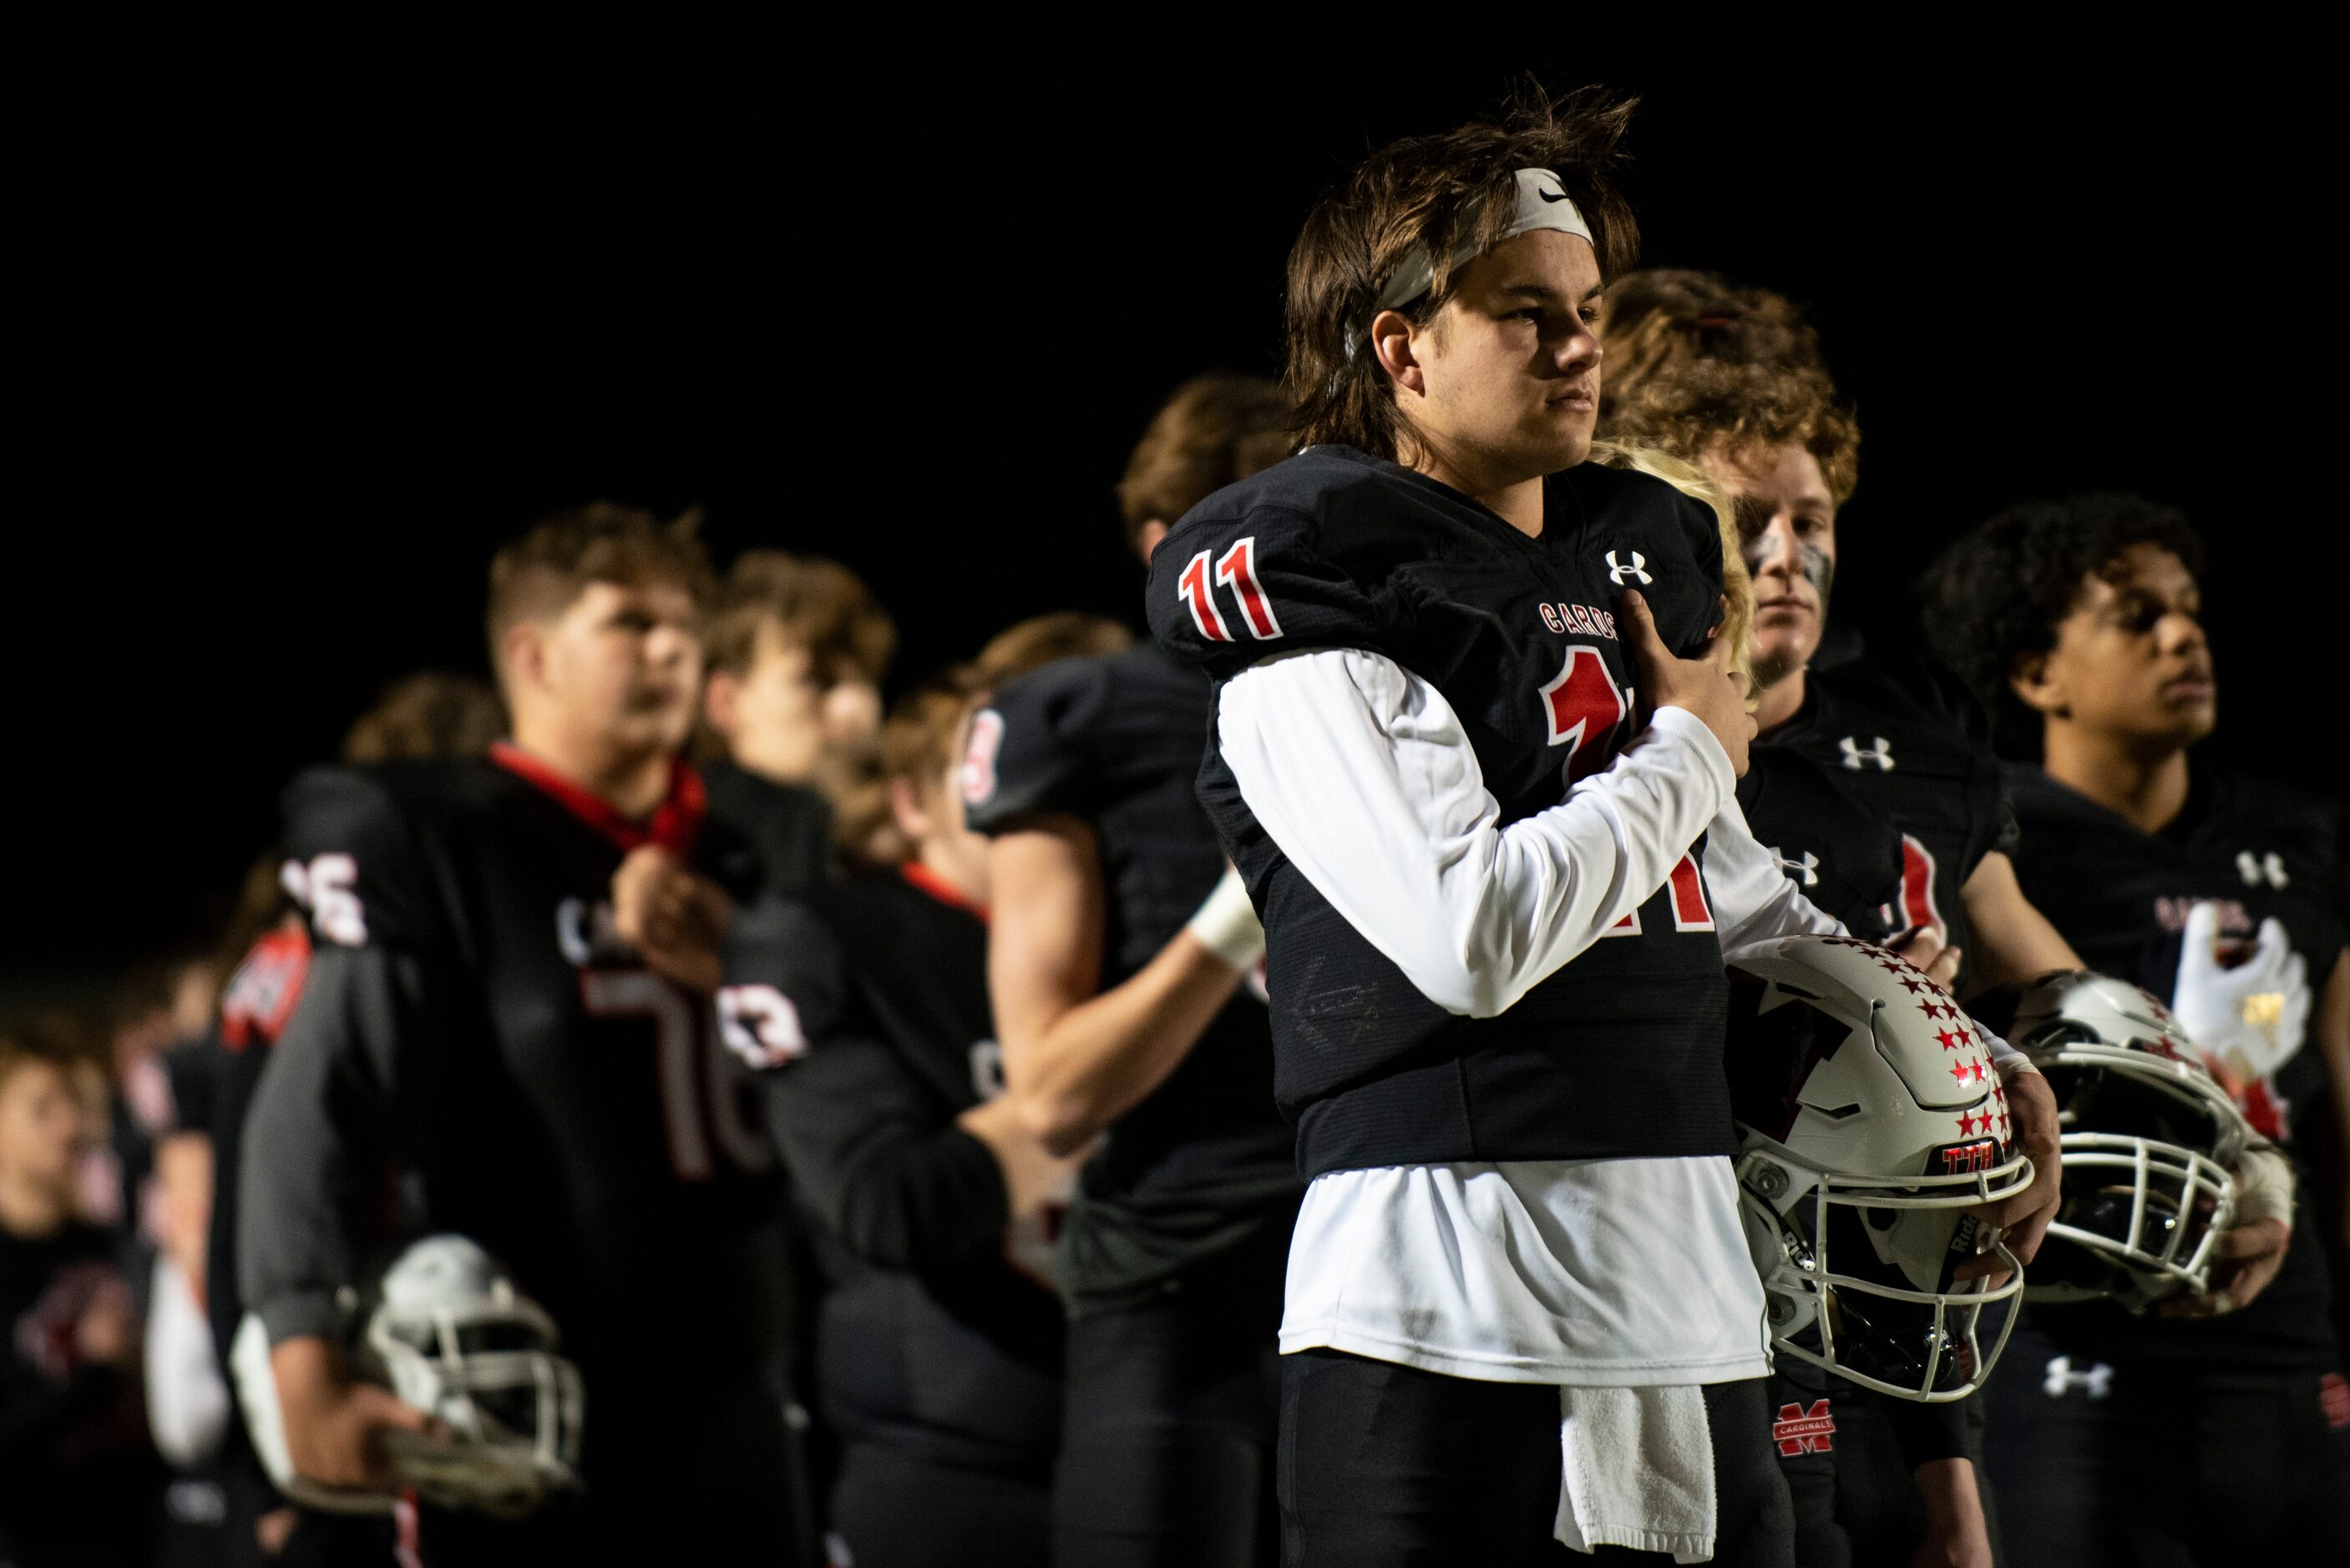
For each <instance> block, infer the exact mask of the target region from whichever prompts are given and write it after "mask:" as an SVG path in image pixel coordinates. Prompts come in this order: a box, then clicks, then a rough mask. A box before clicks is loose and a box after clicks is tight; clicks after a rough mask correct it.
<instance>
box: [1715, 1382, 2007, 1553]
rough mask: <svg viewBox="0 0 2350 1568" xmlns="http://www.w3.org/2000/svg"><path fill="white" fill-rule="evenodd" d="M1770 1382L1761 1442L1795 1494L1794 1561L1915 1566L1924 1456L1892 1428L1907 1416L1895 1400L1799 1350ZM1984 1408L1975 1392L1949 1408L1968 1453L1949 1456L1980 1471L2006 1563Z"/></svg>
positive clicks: (1980, 1486) (1994, 1544)
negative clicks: (1802, 1357)
mask: <svg viewBox="0 0 2350 1568" xmlns="http://www.w3.org/2000/svg"><path fill="white" fill-rule="evenodd" d="M1769 1381H1770V1388H1771V1392H1770V1404H1769V1420H1770V1425H1769V1427H1768V1429H1767V1430H1765V1431H1764V1432H1763V1434H1762V1438H1761V1440H1762V1441H1763V1443H1764V1444H1765V1445H1766V1446H1768V1448H1769V1449H1770V1450H1771V1452H1772V1453H1773V1455H1775V1456H1776V1457H1777V1459H1778V1462H1779V1473H1780V1474H1782V1475H1783V1476H1785V1477H1786V1478H1787V1490H1788V1491H1789V1492H1790V1493H1791V1494H1792V1495H1793V1497H1794V1504H1795V1561H1796V1562H1798V1563H1802V1564H1803V1565H1804V1568H1877V1565H1878V1564H1891V1565H1892V1568H1908V1564H1909V1562H1910V1559H1911V1556H1912V1554H1913V1553H1914V1552H1916V1551H1917V1549H1918V1542H1920V1541H1922V1540H1923V1539H1925V1534H1926V1506H1925V1501H1924V1500H1923V1499H1922V1498H1920V1497H1919V1496H1918V1483H1917V1481H1916V1480H1915V1479H1914V1477H1915V1470H1916V1462H1915V1461H1916V1459H1917V1456H1914V1455H1911V1454H1910V1453H1908V1451H1907V1450H1906V1449H1904V1448H1903V1446H1902V1442H1901V1438H1900V1435H1899V1433H1898V1431H1897V1430H1896V1428H1895V1419H1896V1418H1897V1417H1899V1416H1900V1415H1901V1414H1902V1411H1901V1410H1900V1409H1899V1407H1898V1405H1897V1403H1896V1401H1894V1400H1893V1399H1892V1398H1891V1397H1889V1396H1887V1395H1882V1394H1876V1393H1872V1392H1871V1391H1869V1390H1868V1389H1866V1388H1862V1387H1860V1386H1857V1385H1856V1384H1851V1383H1846V1381H1844V1380H1843V1379H1842V1378H1840V1377H1836V1376H1833V1375H1831V1374H1829V1373H1827V1372H1825V1371H1822V1370H1821V1369H1819V1368H1817V1367H1814V1366H1806V1365H1805V1364H1804V1363H1803V1362H1800V1361H1797V1360H1795V1359H1794V1357H1792V1356H1785V1355H1783V1356H1781V1357H1780V1360H1779V1370H1778V1371H1777V1372H1774V1373H1773V1374H1772V1376H1771V1377H1770V1380H1769ZM1982 1404H1983V1396H1981V1394H1978V1395H1976V1396H1975V1397H1973V1398H1971V1399H1969V1400H1967V1401H1965V1402H1964V1405H1963V1406H1962V1407H1960V1410H1958V1411H1956V1412H1953V1413H1952V1420H1953V1421H1954V1422H1955V1423H1957V1424H1959V1425H1961V1426H1963V1427H1964V1428H1966V1429H1967V1438H1966V1440H1965V1443H1964V1448H1965V1450H1966V1451H1965V1453H1964V1454H1963V1455H1962V1456H1951V1457H1963V1458H1965V1459H1968V1460H1969V1461H1970V1462H1971V1463H1972V1464H1973V1466H1974V1467H1975V1484H1976V1488H1977V1490H1978V1492H1979V1493H1980V1495H1981V1498H1982V1504H1983V1512H1984V1515H1985V1521H1986V1523H1987V1524H1988V1526H1989V1528H1990V1532H1991V1551H1992V1554H1993V1557H1994V1559H1995V1560H1996V1561H1997V1562H1998V1563H2001V1564H2002V1568H2004V1564H2006V1563H2007V1561H2008V1560H2007V1558H2006V1556H2005V1554H2004V1553H2003V1552H2002V1550H2001V1547H2000V1521H1999V1516H1998V1513H1997V1511H1996V1510H1995V1509H1994V1508H1993V1506H1992V1497H1991V1482H1990V1480H1988V1478H1986V1477H1985V1476H1984V1474H1983V1460H1982V1432H1981V1428H1982V1408H1981V1407H1982ZM1911 1408H1912V1409H1913V1410H1914V1409H1915V1408H1916V1407H1911ZM1824 1423H1825V1424H1826V1426H1825V1429H1823V1424H1824ZM1927 1457H1931V1458H1940V1457H1945V1456H1944V1455H1943V1454H1940V1453H1936V1454H1932V1455H1929V1456H1927Z"/></svg>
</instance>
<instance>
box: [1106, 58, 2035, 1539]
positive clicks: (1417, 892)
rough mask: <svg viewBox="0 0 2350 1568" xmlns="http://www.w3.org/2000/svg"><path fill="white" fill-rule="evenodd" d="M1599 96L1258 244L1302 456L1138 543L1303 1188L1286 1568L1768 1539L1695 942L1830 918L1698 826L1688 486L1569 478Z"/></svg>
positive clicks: (1721, 679) (1582, 377)
mask: <svg viewBox="0 0 2350 1568" xmlns="http://www.w3.org/2000/svg"><path fill="white" fill-rule="evenodd" d="M1629 108H1630V106H1629V105H1628V104H1626V103H1622V102H1619V101H1614V100H1609V99H1605V98H1590V99H1580V100H1574V101H1570V102H1568V103H1567V104H1565V105H1554V104H1553V103H1551V102H1550V101H1548V100H1547V99H1538V98H1533V97H1529V99H1525V100H1523V101H1521V102H1519V103H1517V104H1515V105H1513V107H1512V109H1511V110H1510V112H1509V114H1508V115H1507V116H1506V118H1505V119H1503V120H1502V121H1501V122H1499V123H1495V124H1486V125H1477V126H1471V127H1468V128H1464V129H1463V130H1460V131H1457V132H1453V133H1451V134H1448V135H1444V136H1436V137H1427V138H1421V139H1418V140H1412V141H1407V142H1403V143H1399V144H1397V145H1395V146H1393V147H1390V148H1388V149H1385V150H1383V151H1380V152H1378V153H1375V154H1373V155H1372V157H1371V158H1370V159H1368V160H1367V161H1366V162H1365V164H1364V165H1363V166H1362V167H1361V168H1360V169H1358V170H1357V171H1356V173H1355V174H1354V175H1353V176H1352V177H1351V178H1350V179H1348V180H1347V181H1345V182H1341V184H1340V185H1339V187H1338V189H1337V190H1336V192H1334V193H1333V194H1332V195H1330V196H1329V197H1327V198H1326V200H1324V201H1323V202H1321V203H1320V204H1319V205H1318V206H1317V207H1316V208H1315V212H1314V213H1313V214H1312V216H1311V217H1309V219H1308V220H1307V222H1306V224H1305V230H1304V233H1303V234H1301V236H1300V238H1299V240H1298V243H1297V244H1296V246H1295V249H1294V251H1293V252H1292V255H1291V263H1290V274H1289V277H1290V287H1289V357H1290V363H1289V386H1290V388H1291V390H1292V392H1293V394H1294V395H1295V397H1296V398H1297V399H1298V400H1299V402H1300V406H1301V419H1302V422H1303V426H1304V433H1305V438H1306V440H1307V441H1309V442H1310V443H1312V444H1309V445H1308V446H1307V447H1306V448H1305V450H1304V451H1303V452H1301V453H1300V454H1299V455H1298V456H1296V457H1295V458H1293V459H1291V460H1290V461H1289V462H1284V463H1282V464H1280V465H1278V466H1276V467H1275V468H1273V469H1271V470H1269V471H1267V472H1264V473H1263V474H1259V475H1257V476H1256V477H1254V478H1253V479H1251V480H1248V481H1245V482H1243V483H1241V484H1238V485H1235V486H1233V487H1232V488H1231V489H1229V490H1226V491H1224V492H1222V493H1219V494H1217V495H1214V496H1211V497H1210V498H1209V499H1208V500H1207V501H1205V502H1203V503H1202V504H1201V505H1200V506H1198V507H1196V508H1195V509H1194V510H1193V511H1192V512H1191V514H1190V515H1188V516H1187V517H1186V518H1185V519H1184V520H1183V521H1182V523H1181V524H1180V525H1179V526H1178V527H1177V528H1176V530H1175V532H1174V533H1173V534H1172V535H1170V536H1169V538H1168V539H1167V541H1166V542H1165V543H1164V544H1163V545H1161V546H1160V549H1159V553H1158V556H1157V557H1156V558H1155V560H1154V562H1153V568H1152V574H1151V583H1150V588H1149V609H1150V614H1151V624H1152V628H1153V630H1154V631H1155V632H1156V633H1157V634H1158V635H1159V637H1160V638H1161V639H1162V640H1165V641H1166V642H1167V643H1168V644H1169V645H1170V647H1171V648H1173V649H1175V650H1176V651H1178V652H1179V653H1180V654H1181V655H1182V656H1184V657H1186V658H1188V659H1192V660H1193V661H1195V662H1197V663H1199V664H1200V665H1201V666H1202V667H1204V668H1206V669H1207V670H1210V671H1211V673H1212V674H1214V675H1215V676H1216V677H1217V678H1218V680H1219V685H1218V688H1217V696H1216V703H1215V708H1214V714H1215V724H1214V728H1213V730H1212V731H1211V749H1210V753H1209V755H1208V758H1207V759H1206V761H1205V763H1204V764H1203V768H1202V772H1201V798H1202V800H1203V801H1204V802H1205V804H1206V805H1207V806H1208V808H1209V811H1210V814H1211V816H1213V817H1214V819H1215V821H1216V823H1217V826H1218V829H1219V832H1220V834H1221V835H1222V838H1223V841H1224V843H1225V845H1226V846H1227V848H1228V849H1229V851H1230V852H1231V854H1232V858H1233V860H1234V863H1235V865H1236V866H1237V867H1238V868H1239V869H1240V871H1241V873H1242V874H1243V877H1245V878H1246V879H1247V882H1248V885H1249V889H1250V892H1251V895H1252V897H1253V898H1254V900H1255V902H1256V905H1257V907H1258V908H1259V909H1261V910H1262V911H1263V916H1264V921H1265V928H1266V940H1267V973H1266V980H1267V988H1268V992H1269V993H1270V996H1271V1000H1272V1007H1273V1013H1274V1053H1275V1062H1276V1067H1277V1079H1276V1092H1277V1094H1278V1096H1279V1098H1280V1101H1281V1103H1282V1105H1283V1107H1284V1110H1285V1111H1286V1112H1287V1113H1288V1114H1289V1116H1290V1117H1291V1118H1292V1120H1293V1121H1294V1122H1295V1126H1296V1128H1297V1142H1298V1148H1297V1154H1298V1160H1299V1163H1300V1165H1301V1166H1302V1167H1303V1168H1304V1169H1305V1172H1306V1174H1307V1175H1308V1177H1309V1178H1310V1179H1311V1180H1310V1185H1309V1187H1308V1189H1307V1193H1306V1197H1305V1202H1304V1205H1303V1208H1302V1210H1301V1212H1300V1216H1299V1220H1298V1224H1297V1230H1296V1233H1295V1239H1294V1241H1293V1244H1292V1249H1291V1253H1290V1259H1289V1269H1288V1275H1287V1281H1286V1287H1285V1300H1284V1320H1283V1330H1282V1348H1283V1350H1284V1353H1286V1354H1285V1355H1284V1366H1283V1378H1284V1408H1283V1432H1282V1446H1283V1452H1282V1467H1281V1470H1282V1474H1281V1480H1282V1505H1283V1519H1284V1537H1285V1540H1284V1547H1285V1551H1286V1552H1287V1560H1288V1561H1289V1562H1291V1563H1298V1564H1318V1563H1348V1564H1357V1563H1407V1562H1437V1561H1445V1562H1455V1561H1457V1562H1481V1563H1482V1562H1511V1563H1517V1562H1534V1561H1537V1560H1547V1558H1548V1557H1549V1556H1552V1555H1561V1554H1560V1553H1559V1552H1558V1548H1557V1545H1556V1544H1555V1543H1556V1542H1565V1543H1566V1544H1567V1545H1569V1546H1573V1547H1577V1548H1581V1549H1585V1550H1590V1549H1595V1548H1597V1547H1601V1546H1611V1547H1619V1548H1630V1549H1631V1550H1630V1551H1629V1552H1627V1553H1626V1555H1627V1560H1632V1559H1637V1560H1639V1561H1659V1562H1661V1561H1666V1560H1668V1559H1669V1558H1670V1557H1672V1556H1675V1555H1680V1556H1684V1557H1687V1558H1691V1559H1695V1558H1702V1557H1711V1559H1712V1560H1714V1561H1717V1562H1725V1563H1792V1561H1793V1560H1794V1559H1793V1546H1794V1542H1793V1531H1792V1522H1791V1519H1790V1511H1789V1503H1788V1498H1787V1491H1786V1487H1785V1483H1784V1481H1783V1480H1782V1478H1781V1477H1780V1475H1779V1474H1778V1472H1777V1470H1776V1469H1775V1468H1774V1467H1773V1463H1772V1460H1771V1459H1770V1456H1769V1455H1768V1453H1767V1452H1766V1451H1765V1449H1763V1447H1762V1445H1761V1444H1759V1443H1758V1442H1756V1441H1754V1440H1753V1434H1756V1433H1759V1432H1760V1431H1761V1430H1763V1428H1765V1427H1766V1426H1767V1419H1766V1413H1765V1408H1764V1404H1763V1374H1764V1373H1765V1371H1766V1370H1767V1368H1768V1365H1769V1357H1768V1350H1767V1345H1766V1340H1765V1336H1764V1333H1763V1304H1762V1291H1761V1285H1760V1282H1759V1281H1758V1280H1757V1278H1756V1276H1755V1273H1754V1271H1753V1268H1752V1263H1751V1261H1750V1259H1749V1256H1748V1252H1747V1247H1746V1241H1745V1240H1744V1236H1743V1233H1742V1229H1741V1225H1740V1220H1739V1210H1738V1201H1737V1198H1736V1195H1735V1190H1734V1188H1735V1178H1734V1175H1733V1173H1732V1171H1731V1162H1730V1159H1729V1155H1730V1152H1731V1143H1730V1141H1729V1135H1730V1129H1729V1113H1728V1108H1727V1107H1728V1089H1727V1084H1726V1081H1725V1078H1724V1075H1723V1072H1722V1066H1721V1063H1722V1050H1723V1019H1724V1016H1725V1013H1724V1008H1725V1002H1724V995H1725V992H1724V989H1723V979H1722V966H1721V952H1722V949H1723V948H1724V947H1725V946H1728V945H1732V944H1736V943H1740V942H1743V941H1748V940H1759V939H1762V938H1764V937H1767V936H1774V935H1779V934H1783V933H1785V932H1790V931H1802V930H1811V931H1827V930H1832V929H1834V923H1833V922H1832V921H1831V920H1830V919H1828V918H1827V917H1826V916H1825V915H1824V914H1823V913H1821V911H1819V910H1818V909H1814V908H1813V907H1811V906H1810V905H1808V904H1807V903H1805V902H1804V899H1803V898H1802V897H1801V895H1800V894H1799V893H1798V892H1796V891H1795V889H1794V888H1793V887H1792V886H1791V885H1790V884H1789V883H1788V881H1787V880H1786V878H1785V877H1783V876H1782V875H1781V874H1780V872H1779V870H1778V867H1777V865H1776V863H1775V862H1774V861H1773V858H1772V857H1771V856H1770V855H1769V853H1768V852H1767V851H1766V850H1765V849H1764V848H1763V846H1761V845H1760V844H1758V843H1757V842H1756V841H1755V840H1754V838H1753V837H1752V835H1751V834H1750V833H1749V832H1747V830H1746V827H1745V825H1744V822H1743V820H1742V817H1741V815H1740V814H1739V811H1738V807H1737V805H1736V801H1735V797H1734V794H1733V791H1734V784H1735V777H1736V774H1738V773H1739V772H1741V771H1742V767H1743V763H1744V758H1745V754H1746V749H1747V744H1748V742H1749V740H1750V739H1751V737H1752V732H1753V726H1752V721H1751V720H1750V719H1749V718H1748V717H1747V715H1746V713H1745V711H1744V707H1743V696H1742V688H1741V686H1740V683H1739V682H1738V681H1737V680H1734V679H1733V678H1732V676H1731V674H1730V673H1729V669H1728V666H1729V663H1730V660H1731V658H1732V657H1733V655H1734V653H1735V649H1733V648H1731V645H1730V644H1729V642H1728V641H1727V639H1722V638H1721V637H1720V636H1719V635H1718V628H1719V627H1720V626H1721V623H1722V620H1723V616H1724V607H1723V602H1722V600H1723V592H1724V581H1725V578H1724V572H1723V568H1722V564H1721V550H1722V541H1721V526H1720V523H1719V520H1718V518H1717V516H1716V514H1714V512H1713V511H1712V510H1711V508H1710V507H1708V506H1706V505H1703V504H1700V503H1697V502H1695V501H1692V500H1690V498H1688V497H1685V496H1684V495H1682V494H1680V493H1679V492H1677V491H1676V490H1675V489H1674V488H1673V487H1672V486H1670V485H1669V484H1667V483H1661V482H1659V480H1657V479H1655V478H1653V477H1651V476H1648V475H1646V474H1643V473H1639V472H1624V471H1619V470H1616V469H1611V468H1607V467H1604V466H1602V465H1599V464H1595V463H1590V462H1585V461H1584V459H1585V458H1586V454H1587V453H1588V452H1589V450H1590V445H1591V438H1592V423H1593V418H1594V414H1595V411H1596V400H1597V392H1598V385H1597V382H1598V375H1599V370H1600V363H1601V360H1600V352H1599V344H1598V341H1597V338H1596V332H1595V327H1596V317H1597V313H1598V301H1599V295H1600V289H1601V284H1602V280H1603V278H1604V276H1605V275H1607V273H1608V272H1611V271H1614V270H1617V269H1619V268H1620V267H1621V266H1622V265H1625V264H1626V263H1627V261H1628V259H1629V257H1630V255H1631V254H1632V250H1633V244H1634V241H1633V234H1632V227H1631V220H1630V216H1629V213H1627V211H1626V209H1625V207H1624V204H1623V202H1622V200H1621V198H1620V197H1619V196H1618V195H1617V193H1616V192H1615V190H1614V188H1613V186H1612V184H1611V183H1610V182H1609V180H1608V178H1607V173H1606V170H1607V166H1608V164H1609V163H1610V161H1612V157H1613V152H1614V149H1615V145H1616V142H1617V138H1618V137H1619V135H1620V134H1621V131H1622V129H1623V126H1624V124H1625V121H1626V119H1627V117H1628V114H1629ZM1636 692H1637V695H1636ZM1921 983H1922V982H1921ZM2012 1070H2014V1069H2012ZM1999 1218H2000V1219H2002V1220H2003V1219H2006V1218H2009V1216H2006V1215H2002V1216H2000V1217H1999Z"/></svg>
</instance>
